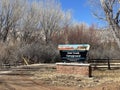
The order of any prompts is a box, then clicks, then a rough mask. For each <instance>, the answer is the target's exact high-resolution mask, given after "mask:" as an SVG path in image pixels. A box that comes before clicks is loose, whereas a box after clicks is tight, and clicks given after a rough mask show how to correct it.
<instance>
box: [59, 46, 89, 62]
mask: <svg viewBox="0 0 120 90" xmlns="http://www.w3.org/2000/svg"><path fill="white" fill-rule="evenodd" d="M89 48H90V45H89V44H60V45H58V49H59V51H60V56H61V59H62V60H63V62H84V61H85V60H86V56H87V52H88V51H89Z"/></svg>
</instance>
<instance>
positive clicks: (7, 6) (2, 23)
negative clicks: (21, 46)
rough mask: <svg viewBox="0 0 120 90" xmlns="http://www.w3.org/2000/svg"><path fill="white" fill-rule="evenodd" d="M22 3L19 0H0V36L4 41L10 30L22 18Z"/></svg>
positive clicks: (13, 28)
mask: <svg viewBox="0 0 120 90" xmlns="http://www.w3.org/2000/svg"><path fill="white" fill-rule="evenodd" d="M24 5H25V2H24V3H23V2H22V1H21V0H0V37H1V39H2V40H3V42H5V41H6V40H7V36H8V33H9V31H10V30H15V28H16V26H17V24H18V22H19V20H20V19H21V18H22V16H23V15H22V14H23V11H24Z"/></svg>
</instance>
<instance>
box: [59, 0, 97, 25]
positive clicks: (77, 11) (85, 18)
mask: <svg viewBox="0 0 120 90" xmlns="http://www.w3.org/2000/svg"><path fill="white" fill-rule="evenodd" d="M59 1H60V3H61V6H62V8H63V10H69V9H70V10H71V11H72V15H73V19H74V20H75V21H77V22H80V23H86V24H88V25H92V24H97V25H99V21H98V19H96V18H95V17H94V16H93V15H92V12H91V10H90V7H89V6H88V0H59Z"/></svg>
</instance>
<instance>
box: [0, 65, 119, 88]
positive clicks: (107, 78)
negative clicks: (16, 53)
mask: <svg viewBox="0 0 120 90" xmlns="http://www.w3.org/2000/svg"><path fill="white" fill-rule="evenodd" d="M41 67H42V66H41ZM41 67H40V68H38V69H37V70H36V69H34V70H31V68H27V70H25V69H22V70H12V72H8V73H3V72H2V73H0V74H1V75H0V90H120V69H113V70H107V69H99V70H98V69H97V70H93V72H92V75H93V77H91V78H89V77H83V76H79V75H65V74H59V73H56V69H55V67H47V68H46V67H44V68H43V67H42V68H41ZM28 69H29V70H28Z"/></svg>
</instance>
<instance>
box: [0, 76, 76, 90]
mask: <svg viewBox="0 0 120 90" xmlns="http://www.w3.org/2000/svg"><path fill="white" fill-rule="evenodd" d="M0 90H75V88H69V87H66V88H65V87H52V86H47V85H44V84H42V81H39V80H33V79H31V78H30V77H28V76H8V75H2V76H0Z"/></svg>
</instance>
